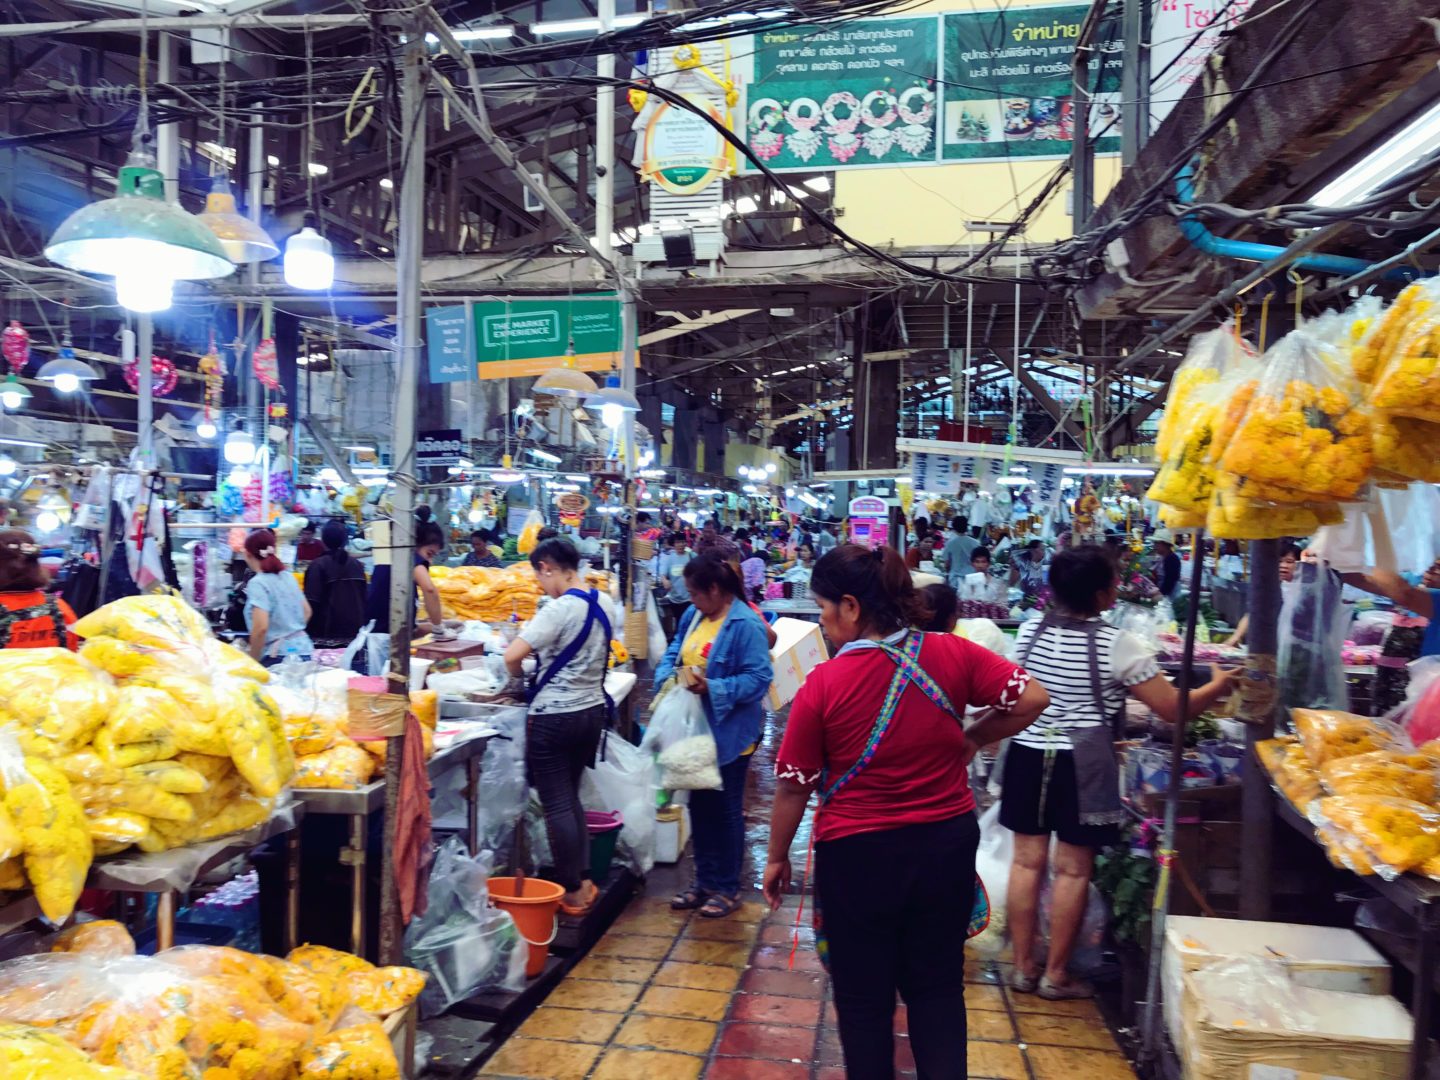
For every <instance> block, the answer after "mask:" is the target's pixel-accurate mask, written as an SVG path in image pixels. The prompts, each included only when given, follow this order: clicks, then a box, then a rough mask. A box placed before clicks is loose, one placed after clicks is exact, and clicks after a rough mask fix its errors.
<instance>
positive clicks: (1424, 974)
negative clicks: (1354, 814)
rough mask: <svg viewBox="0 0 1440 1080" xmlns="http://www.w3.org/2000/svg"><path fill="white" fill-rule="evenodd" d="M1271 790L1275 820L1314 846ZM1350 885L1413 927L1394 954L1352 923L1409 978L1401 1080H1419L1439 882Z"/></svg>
mask: <svg viewBox="0 0 1440 1080" xmlns="http://www.w3.org/2000/svg"><path fill="white" fill-rule="evenodd" d="M1273 790H1274V795H1275V808H1276V813H1277V814H1278V815H1279V817H1280V818H1281V820H1283V821H1284V822H1285V823H1286V824H1288V825H1289V826H1290V827H1291V828H1293V829H1294V830H1295V831H1296V832H1298V833H1300V834H1301V835H1302V836H1304V837H1305V838H1306V839H1308V840H1311V841H1313V842H1315V843H1316V844H1319V839H1318V837H1317V836H1316V832H1315V826H1314V825H1312V824H1311V823H1310V821H1309V819H1308V818H1307V817H1306V816H1305V815H1304V814H1303V813H1302V812H1301V811H1300V810H1299V809H1298V808H1297V807H1296V806H1295V804H1294V803H1293V802H1291V801H1290V799H1289V797H1288V796H1287V795H1286V794H1285V793H1284V792H1282V791H1280V790H1279V789H1278V788H1273ZM1356 881H1357V882H1362V883H1364V884H1365V885H1368V886H1369V887H1370V888H1371V889H1373V890H1374V891H1375V892H1376V893H1378V894H1379V895H1380V896H1381V897H1383V898H1384V899H1385V900H1386V901H1388V902H1389V903H1390V904H1392V905H1394V906H1395V908H1397V909H1398V910H1399V911H1400V912H1401V913H1402V914H1403V915H1405V916H1406V917H1407V918H1409V919H1412V920H1413V921H1414V923H1415V928H1416V933H1415V940H1414V941H1413V942H1407V943H1406V944H1407V945H1408V946H1409V947H1406V948H1402V949H1396V948H1395V945H1396V941H1395V939H1394V937H1392V936H1391V935H1389V934H1386V933H1384V932H1381V931H1375V930H1373V929H1372V928H1369V927H1366V926H1364V925H1362V924H1361V923H1359V922H1358V921H1357V924H1356V929H1357V930H1358V931H1359V932H1360V933H1361V934H1363V935H1365V936H1366V937H1368V938H1370V939H1371V940H1372V941H1373V942H1374V943H1375V944H1376V945H1377V946H1379V947H1381V948H1382V949H1385V950H1386V951H1388V952H1390V953H1391V954H1392V957H1393V958H1394V959H1395V960H1396V961H1398V962H1399V963H1400V964H1401V965H1402V966H1403V967H1405V968H1406V970H1408V971H1409V972H1410V974H1411V976H1412V977H1413V982H1414V985H1413V988H1412V990H1411V1000H1410V1013H1411V1017H1412V1018H1413V1020H1414V1023H1415V1036H1414V1042H1413V1043H1412V1045H1411V1050H1410V1064H1409V1069H1408V1071H1407V1073H1406V1075H1407V1077H1408V1078H1409V1080H1424V1078H1425V1077H1426V1076H1428V1075H1429V1072H1428V1069H1429V1061H1430V1058H1431V1057H1432V1056H1433V1055H1432V1053H1431V1048H1430V1037H1429V1033H1430V1026H1431V1023H1432V1020H1433V1018H1434V1015H1435V1012H1434V1007H1435V994H1436V989H1435V985H1434V980H1435V965H1436V963H1437V961H1440V947H1437V946H1440V881H1435V880H1432V879H1431V878H1428V877H1424V876H1421V875H1420V874H1414V873H1407V874H1401V875H1399V876H1398V877H1395V878H1394V879H1393V880H1387V879H1386V878H1385V877H1382V876H1380V875H1378V874H1367V875H1364V876H1359V877H1357V878H1356Z"/></svg>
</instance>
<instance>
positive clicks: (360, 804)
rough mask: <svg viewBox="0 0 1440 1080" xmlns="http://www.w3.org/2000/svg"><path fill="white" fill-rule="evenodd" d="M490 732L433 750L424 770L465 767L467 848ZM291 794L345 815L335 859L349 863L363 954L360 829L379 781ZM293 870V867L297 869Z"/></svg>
mask: <svg viewBox="0 0 1440 1080" xmlns="http://www.w3.org/2000/svg"><path fill="white" fill-rule="evenodd" d="M492 738H494V735H493V734H492V735H480V736H476V737H472V738H469V739H467V740H465V741H464V742H457V743H455V744H453V745H451V746H447V747H445V748H444V749H443V750H437V751H435V755H434V756H433V757H432V758H431V759H430V762H429V766H428V770H429V773H430V779H431V781H432V782H433V781H436V780H438V779H440V778H441V777H442V776H444V775H446V774H447V773H448V772H450V771H451V770H452V769H456V768H459V767H461V766H462V765H463V766H464V768H465V828H466V832H467V835H468V837H469V847H470V853H471V854H472V855H474V854H477V845H478V844H479V842H480V806H479V803H478V802H477V801H476V792H477V790H478V788H479V786H480V759H481V758H482V757H484V756H485V748H486V747H487V746H489V745H490V740H491V739H492ZM295 798H296V799H297V800H299V801H300V802H301V803H303V804H304V806H305V809H306V812H307V813H310V814H322V815H339V816H344V817H348V818H349V819H350V833H349V842H348V844H347V845H346V846H345V847H344V848H342V849H341V850H340V862H341V863H342V864H343V865H345V866H348V867H349V868H350V944H351V952H353V953H354V954H355V955H356V956H364V955H365V901H366V894H367V889H366V885H365V866H366V860H367V851H366V834H367V824H368V820H369V817H370V815H371V814H373V813H375V812H376V811H377V810H383V809H384V808H385V781H384V780H376V781H375V782H374V783H370V784H366V785H365V786H364V787H360V788H334V789H297V790H296V792H295ZM297 873H298V869H297Z"/></svg>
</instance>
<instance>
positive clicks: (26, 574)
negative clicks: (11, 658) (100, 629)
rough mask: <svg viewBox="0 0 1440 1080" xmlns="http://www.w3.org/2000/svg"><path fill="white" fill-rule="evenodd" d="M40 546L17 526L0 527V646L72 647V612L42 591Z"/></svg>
mask: <svg viewBox="0 0 1440 1080" xmlns="http://www.w3.org/2000/svg"><path fill="white" fill-rule="evenodd" d="M49 583H50V575H49V574H48V573H46V572H45V568H44V567H43V566H41V565H40V546H39V545H38V544H36V543H35V538H34V537H33V536H31V535H30V534H29V533H27V532H25V531H23V530H21V529H0V649H74V648H75V647H76V646H77V645H78V644H79V639H78V638H76V637H75V635H74V634H72V633H70V632H69V631H68V630H66V627H67V626H70V625H71V624H73V623H74V622H75V612H74V611H72V610H71V609H70V605H69V604H67V603H65V601H64V600H61V599H60V598H59V597H56V596H51V595H49V594H48V593H46V592H45V586H46V585H48V584H49Z"/></svg>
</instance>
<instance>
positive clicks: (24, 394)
mask: <svg viewBox="0 0 1440 1080" xmlns="http://www.w3.org/2000/svg"><path fill="white" fill-rule="evenodd" d="M0 395H8V396H10V397H15V398H19V399H20V400H21V401H29V400H30V399H31V398H33V397H34V396H35V391H34V390H31V389H30V388H29V387H28V386H26V385H25V384H24V383H22V382H21V381H20V379H19V377H18V376H16V375H7V376H5V381H4V382H0Z"/></svg>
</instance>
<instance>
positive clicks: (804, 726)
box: [764, 544, 1050, 1080]
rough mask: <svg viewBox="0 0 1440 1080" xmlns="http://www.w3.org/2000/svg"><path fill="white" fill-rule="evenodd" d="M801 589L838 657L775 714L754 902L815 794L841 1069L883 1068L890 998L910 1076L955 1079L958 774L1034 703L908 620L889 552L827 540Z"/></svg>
mask: <svg viewBox="0 0 1440 1080" xmlns="http://www.w3.org/2000/svg"><path fill="white" fill-rule="evenodd" d="M810 589H811V591H812V592H813V593H814V594H815V600H816V602H817V603H818V604H819V605H820V625H821V627H822V628H823V629H824V631H825V634H826V636H827V637H828V638H829V639H830V640H831V642H833V643H834V644H835V645H837V646H839V647H840V651H839V653H838V654H837V655H836V656H835V658H834V659H833V660H830V661H829V662H827V663H824V664H821V665H820V666H819V667H818V668H816V669H815V670H814V671H813V672H811V673H810V676H809V678H808V679H807V680H806V682H805V685H804V686H803V687H801V689H800V693H799V695H798V696H797V697H796V698H795V702H794V704H793V705H791V707H790V719H789V722H788V724H787V726H786V729H785V737H784V741H783V742H782V744H781V747H780V753H779V755H778V756H777V758H776V761H775V773H776V776H777V777H778V779H779V783H778V785H777V789H776V794H775V808H774V811H773V813H772V815H771V820H770V854H769V860H768V864H767V865H766V867H765V885H764V888H765V896H766V898H767V899H768V900H769V901H770V905H771V907H779V906H780V901H781V898H782V897H783V896H784V894H785V893H786V892H788V891H789V888H790V880H791V867H790V855H789V853H790V844H791V841H792V840H793V839H794V837H795V830H796V828H797V827H798V826H799V824H800V819H801V817H802V816H803V814H804V813H805V806H806V804H807V803H808V802H809V799H810V793H811V792H812V791H817V790H818V791H819V793H820V809H819V810H818V812H817V815H816V820H815V893H816V909H817V929H823V932H824V936H825V946H826V949H825V951H824V952H822V956H827V963H828V967H829V970H830V978H831V981H832V984H833V986H834V992H835V1007H836V1010H837V1011H838V1013H839V1017H840V1041H841V1044H842V1045H843V1047H844V1050H845V1068H846V1075H847V1076H848V1077H849V1078H850V1080H889V1078H891V1077H893V1076H894V1053H895V1051H894V1017H895V995H896V992H897V991H898V992H899V994H900V996H901V997H903V998H904V999H905V1004H906V1006H907V1008H908V1010H909V1012H908V1016H909V1028H910V1042H911V1046H912V1047H913V1049H914V1052H915V1063H916V1065H917V1067H918V1069H919V1074H920V1076H922V1077H925V1078H926V1080H941V1078H950V1077H956V1078H963V1077H964V1076H965V1075H966V1052H965V997H964V994H965V983H964V970H965V931H966V927H967V924H968V921H969V917H970V911H971V908H972V907H973V905H974V899H975V849H976V847H977V845H978V844H979V839H980V830H979V827H978V825H977V824H976V821H975V800H974V798H973V796H972V795H971V794H970V787H969V782H968V775H967V768H968V766H969V764H970V760H971V759H972V758H973V757H974V756H975V752H976V751H977V750H978V749H979V748H980V747H982V746H985V745H987V744H989V743H992V742H996V741H998V740H1000V739H1003V738H1006V737H1008V736H1010V735H1013V734H1015V733H1016V732H1018V731H1020V730H1021V729H1023V728H1025V727H1026V726H1027V725H1029V724H1030V723H1031V722H1032V721H1033V720H1034V719H1035V718H1036V717H1038V716H1039V715H1040V713H1041V712H1043V711H1044V709H1045V707H1046V706H1047V705H1048V704H1049V701H1050V698H1049V695H1048V694H1046V693H1045V690H1044V689H1043V688H1042V687H1041V686H1040V684H1039V683H1036V682H1032V681H1031V679H1030V676H1029V675H1027V674H1026V673H1025V671H1024V670H1022V669H1021V668H1018V667H1016V666H1015V665H1014V664H1012V663H1010V662H1009V661H1008V660H1003V659H1001V658H1000V657H998V656H996V655H995V654H994V653H992V652H989V651H988V650H986V649H983V648H981V647H980V646H978V645H975V644H973V643H971V642H969V641H966V640H964V639H963V638H959V637H955V636H954V635H951V634H924V633H920V632H918V631H915V630H911V629H909V627H911V626H913V625H915V624H916V623H917V622H923V621H925V619H926V618H927V616H928V612H926V611H925V608H924V604H923V603H922V602H921V600H920V598H919V596H918V594H917V593H916V591H915V588H914V586H913V585H912V584H911V582H910V573H909V571H908V570H907V569H906V567H905V562H904V560H903V559H902V558H901V557H900V555H899V554H898V553H897V552H896V551H895V550H894V549H892V548H889V547H881V548H879V549H877V550H875V551H868V550H866V549H865V548H862V547H858V546H856V545H854V544H844V545H842V546H840V547H838V548H836V549H835V550H834V551H832V552H830V553H829V554H827V555H825V556H824V557H823V558H822V559H820V561H819V562H818V563H816V564H815V571H814V574H813V575H812V577H811V579H810ZM902 673H903V674H902ZM933 699H939V700H941V701H943V702H944V703H945V704H946V705H948V707H949V708H948V709H947V708H942V707H941V705H940V704H937V703H936V700H933ZM972 705H973V706H988V707H990V709H991V711H990V712H988V713H986V714H985V715H984V716H983V717H982V718H981V719H980V720H979V721H978V722H977V723H976V724H975V725H974V726H973V727H971V728H970V730H969V732H968V733H966V732H965V731H964V730H963V728H962V727H961V723H960V715H961V714H963V712H964V710H965V708H966V707H967V706H972ZM819 912H823V923H822V921H821V918H820V915H819V914H818V913H819Z"/></svg>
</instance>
